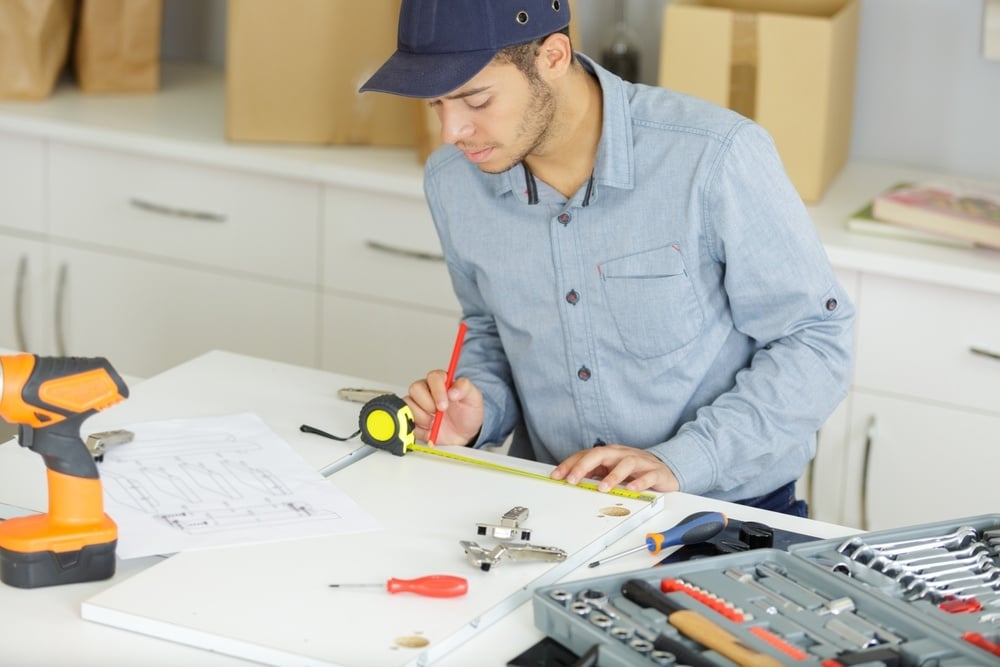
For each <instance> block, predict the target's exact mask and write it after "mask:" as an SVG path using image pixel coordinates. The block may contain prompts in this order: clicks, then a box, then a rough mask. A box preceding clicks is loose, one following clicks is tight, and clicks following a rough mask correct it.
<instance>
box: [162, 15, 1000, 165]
mask: <svg viewBox="0 0 1000 667" xmlns="http://www.w3.org/2000/svg"><path fill="white" fill-rule="evenodd" d="M667 1H668V0H625V2H626V3H627V4H626V16H627V20H628V22H629V26H630V28H631V29H632V31H633V34H634V35H635V38H636V41H637V43H638V45H639V48H640V52H641V60H640V79H641V80H642V81H644V82H647V83H650V82H655V81H656V76H657V71H656V70H657V60H658V55H657V54H658V53H659V40H660V27H661V24H662V17H663V8H664V7H665V6H666V3H667ZM860 2H861V29H860V38H859V45H858V74H857V86H856V93H855V108H854V134H853V140H852V145H851V154H852V157H853V158H854V159H858V160H866V161H872V162H887V163H897V164H903V165H911V166H919V167H929V168H940V169H944V170H947V171H952V172H955V173H959V174H966V175H969V176H974V177H982V178H989V179H994V180H997V179H1000V121H998V120H997V118H1000V61H988V60H985V59H983V58H982V56H981V55H980V54H981V45H980V35H981V28H982V23H981V21H982V7H983V5H982V0H959V1H956V0H860ZM225 7H226V5H225V0H165V5H164V38H163V57H164V59H166V60H197V61H201V62H209V63H214V64H216V65H220V66H221V65H222V64H223V63H224V61H225ZM613 18H614V3H613V2H611V1H610V0H577V20H578V21H579V26H580V35H581V42H582V44H580V45H578V48H579V49H580V50H582V51H584V52H587V53H590V54H594V55H597V54H599V53H600V51H601V49H602V47H603V46H604V45H605V44H607V42H608V41H609V40H610V38H611V28H612V23H613ZM388 29H392V30H394V29H395V27H394V26H391V27H389V28H388Z"/></svg>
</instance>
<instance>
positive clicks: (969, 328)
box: [855, 275, 1000, 414]
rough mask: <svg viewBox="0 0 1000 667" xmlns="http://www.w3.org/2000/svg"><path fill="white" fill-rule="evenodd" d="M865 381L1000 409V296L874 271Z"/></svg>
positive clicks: (865, 325)
mask: <svg viewBox="0 0 1000 667" xmlns="http://www.w3.org/2000/svg"><path fill="white" fill-rule="evenodd" d="M857 327H858V354H857V363H856V373H855V384H856V386H857V387H862V388H865V389H874V390H878V391H884V392H891V393H896V394H902V395H906V396H914V397H918V398H922V399H926V400H930V401H940V402H944V403H951V404H954V405H959V406H966V407H971V408H978V409H981V410H988V411H991V412H994V413H997V414H1000V402H998V400H997V396H998V395H1000V360H998V359H994V358H989V357H987V356H982V355H977V354H974V353H973V352H971V351H970V349H971V348H981V349H985V350H992V351H993V352H996V353H1000V296H998V295H992V294H986V293H982V292H972V291H967V290H960V289H954V288H950V287H942V286H938V285H931V284H925V283H915V282H908V281H902V280H896V279H892V278H885V277H882V276H873V275H866V276H864V279H863V281H862V296H861V309H860V313H859V316H858V321H857Z"/></svg>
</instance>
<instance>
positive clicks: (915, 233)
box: [847, 179, 1000, 249]
mask: <svg viewBox="0 0 1000 667" xmlns="http://www.w3.org/2000/svg"><path fill="white" fill-rule="evenodd" d="M847 228H848V229H850V230H853V231H857V232H863V233H867V234H875V235H878V236H887V237H890V238H898V239H907V240H911V241H923V242H925V243H936V244H939V245H949V246H955V247H964V248H971V247H973V246H984V247H988V248H997V249H1000V183H998V184H992V185H991V184H984V183H973V182H970V181H961V180H955V179H942V180H936V181H927V182H923V183H898V184H896V185H894V186H893V187H891V188H889V189H888V190H885V191H884V192H880V193H879V194H878V195H876V196H875V198H874V199H872V201H870V202H869V203H868V204H866V205H865V206H864V207H862V208H861V209H859V210H858V211H856V212H855V213H854V214H853V215H852V216H851V217H850V218H849V219H848V221H847Z"/></svg>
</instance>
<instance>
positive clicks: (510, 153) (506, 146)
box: [430, 63, 556, 174]
mask: <svg viewBox="0 0 1000 667" xmlns="http://www.w3.org/2000/svg"><path fill="white" fill-rule="evenodd" d="M430 104H431V106H432V107H434V109H435V110H436V111H437V114H438V118H439V119H440V120H441V140H442V141H443V142H445V143H448V144H454V145H455V146H456V147H458V148H459V149H460V150H461V151H462V152H463V153H465V157H466V159H468V160H469V161H470V162H473V163H474V164H475V165H476V166H477V167H479V168H480V169H481V170H482V171H485V172H487V173H491V174H498V173H501V172H504V171H507V170H508V169H510V168H511V167H513V166H515V165H517V164H518V163H519V162H521V161H522V160H524V158H525V157H527V156H528V155H530V154H532V153H534V152H536V151H537V150H538V149H539V148H542V147H544V144H545V140H546V139H547V138H548V133H549V130H550V128H551V125H552V120H553V118H554V117H555V107H556V102H555V96H554V94H553V92H552V89H551V88H550V87H549V86H548V85H547V84H546V83H545V82H544V81H542V80H541V79H539V78H537V77H536V78H534V79H533V80H529V77H527V76H526V75H525V74H524V73H523V72H521V70H519V69H518V68H517V67H516V66H514V65H512V64H510V63H504V64H495V63H491V64H490V65H487V66H486V68H485V69H484V70H483V71H481V72H480V73H479V74H477V75H476V76H475V77H473V78H472V80H470V81H469V82H468V83H466V84H465V85H464V86H462V87H460V88H459V89H458V90H456V91H454V92H452V93H449V94H448V95H445V96H444V97H441V98H438V99H436V100H432V101H431V103H430Z"/></svg>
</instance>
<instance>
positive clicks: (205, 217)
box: [49, 144, 321, 284]
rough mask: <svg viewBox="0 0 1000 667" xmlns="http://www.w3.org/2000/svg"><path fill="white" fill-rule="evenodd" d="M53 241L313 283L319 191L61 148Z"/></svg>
mask: <svg viewBox="0 0 1000 667" xmlns="http://www.w3.org/2000/svg"><path fill="white" fill-rule="evenodd" d="M49 173H50V179H51V180H50V183H51V197H50V199H51V231H52V234H53V235H54V236H57V237H61V238H65V239H74V240H77V241H81V242H86V243H88V244H97V245H102V246H107V247H114V248H119V249H122V250H127V251H135V252H140V253H143V254H145V255H152V256H157V257H164V258H170V259H174V260H179V261H182V262H185V263H195V264H201V265H204V266H209V267H212V268H221V269H229V270H235V271H241V272H247V273H252V274H257V275H261V276H268V277H272V278H279V279H284V280H292V281H297V282H302V283H310V284H315V282H316V278H317V276H318V273H319V271H318V263H319V259H318V251H317V245H318V235H319V219H320V214H319V205H320V192H321V190H320V185H319V184H311V183H305V182H298V181H294V180H288V179H281V178H276V177H270V176H260V175H257V174H251V173H245V172H236V171H231V170H226V169H216V168H212V167H205V166H202V165H197V164H192V163H187V162H180V161H171V160H163V159H158V158H149V157H144V156H139V155H132V154H128V153H120V152H114V151H106V150H98V149H93V148H84V147H80V146H72V145H65V144H54V145H53V146H52V147H51V160H50V167H49Z"/></svg>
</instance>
